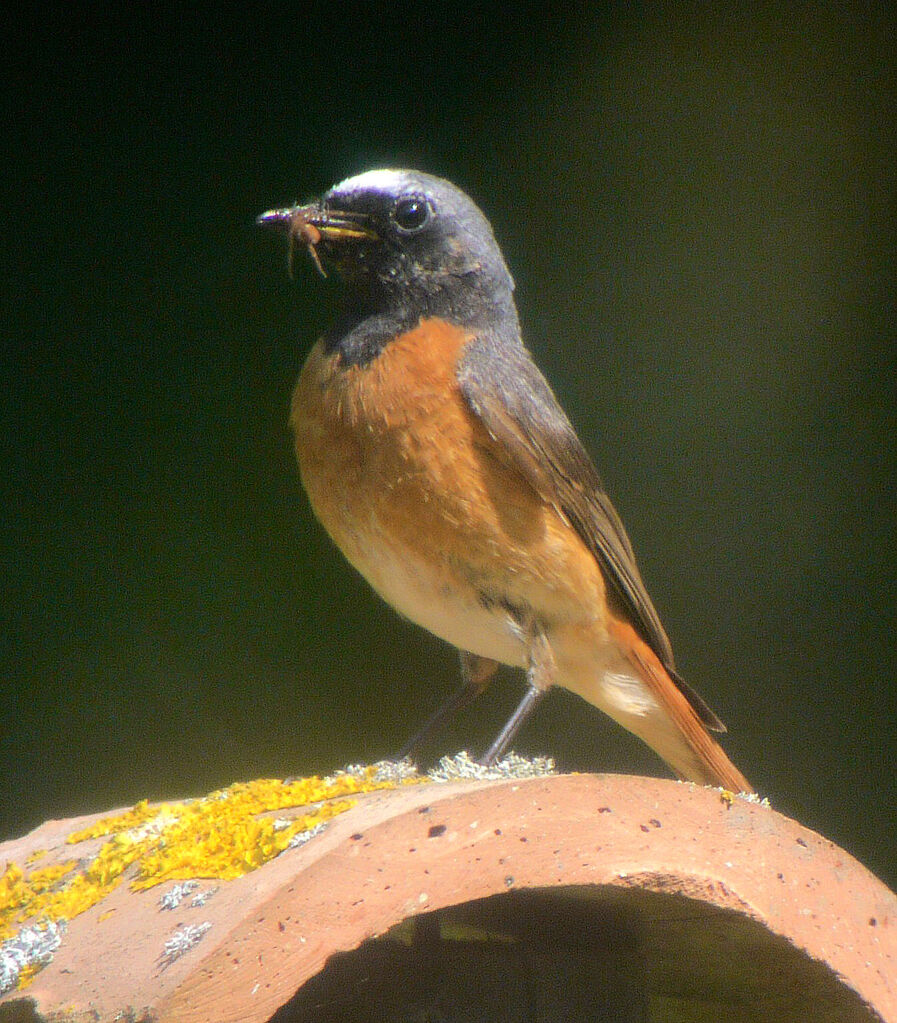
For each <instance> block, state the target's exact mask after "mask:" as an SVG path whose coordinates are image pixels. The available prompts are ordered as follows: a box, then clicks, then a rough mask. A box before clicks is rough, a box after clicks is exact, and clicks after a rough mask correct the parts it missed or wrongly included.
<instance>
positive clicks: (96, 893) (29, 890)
mask: <svg viewBox="0 0 897 1023" xmlns="http://www.w3.org/2000/svg"><path fill="white" fill-rule="evenodd" d="M421 780H423V779H420V778H418V777H414V778H411V779H402V780H396V779H388V780H378V779H377V776H376V771H375V769H374V768H373V767H371V768H367V769H365V770H363V771H355V770H353V771H352V772H347V773H344V774H338V775H336V776H334V777H332V778H319V777H317V776H313V777H310V778H301V779H297V780H295V781H291V782H282V781H279V780H277V779H268V778H265V779H260V780H258V781H253V782H245V783H237V784H235V785H231V786H230V787H229V788H226V789H221V790H218V791H216V792H212V793H210V794H209V795H208V796H206V797H205V798H203V799H189V800H184V801H183V802H179V803H162V804H157V805H156V806H150V805H149V803H148V802H147V801H146V800H142V801H141V802H139V803H137V804H136V806H134V807H132V808H131V809H130V810H127V811H126V812H124V813H121V814H118V815H116V816H114V817H104V818H102V819H101V820H98V821H96V822H95V823H93V824H91V825H90V826H88V827H86V828H83V829H81V830H80V831H77V832H75V833H73V834H71V835H69V836H68V838H67V839H66V842H67V843H68V844H70V845H78V844H80V843H82V842H86V841H88V840H91V839H97V838H106V841H105V842H103V843H102V845H101V846H100V847H99V849H97V850H96V851H95V852H94V853H92V854H91V855H89V856H86V857H84V858H83V859H82V860H66V861H65V862H62V863H58V864H55V865H52V866H48V867H42V868H39V869H36V870H32V871H30V872H29V873H28V874H27V875H26V873H25V871H23V869H22V868H21V867H19V866H18V865H17V864H15V863H9V864H8V865H7V868H6V871H5V873H4V874H3V875H2V876H0V941H3V940H5V939H6V938H9V937H10V936H12V935H13V934H15V933H16V931H17V930H18V928H19V927H20V926H21V925H22V924H24V923H26V922H27V921H37V920H45V919H46V920H53V921H59V920H71V919H72V918H73V917H76V916H78V915H79V914H80V913H83V912H85V911H86V910H88V909H90V908H91V907H92V906H95V905H96V904H97V903H98V902H100V901H102V899H103V898H105V896H106V895H108V894H109V893H110V892H111V891H113V890H114V889H115V888H116V887H117V886H118V885H119V884H120V883H121V881H122V880H123V878H124V877H125V876H126V875H127V874H128V873H129V874H130V879H131V881H130V887H131V889H132V890H134V891H141V890H144V889H147V888H152V887H153V886H154V885H158V884H161V883H162V882H164V881H171V880H188V879H191V878H217V879H221V880H232V879H234V878H237V877H241V876H242V875H243V874H246V873H248V872H249V871H251V870H255V869H256V868H258V867H260V866H262V864H264V863H267V862H268V861H269V860H271V859H273V858H274V857H275V856H278V855H279V854H280V853H282V852H283V851H284V850H285V849H286V848H287V847H288V846H289V844H290V842H291V841H292V840H293V839H294V838H295V837H296V836H297V835H300V834H301V833H303V832H307V831H309V830H311V829H312V828H314V827H316V826H317V825H319V824H322V823H323V822H325V821H327V820H329V819H330V818H332V817H335V816H337V815H338V814H341V813H344V812H345V811H346V810H348V809H350V808H351V807H352V806H354V804H355V802H356V800H354V799H347V798H345V797H346V796H352V795H358V794H361V793H364V792H371V791H373V790H375V789H383V788H395V787H396V786H397V785H398V784H403V783H405V782H406V781H410V782H418V781H421ZM297 808H298V809H303V810H304V812H302V813H300V814H298V815H295V814H293V815H292V816H289V817H287V818H286V819H283V820H279V819H276V818H275V817H273V816H267V815H268V814H271V813H272V812H274V811H277V810H284V811H289V810H296V809H297ZM38 858H39V857H38V854H37V853H33V854H32V855H31V856H30V857H29V859H28V860H27V861H26V866H27V865H28V864H30V863H32V862H34V861H35V860H36V859H38ZM131 868H132V869H131ZM69 875H71V876H69ZM36 969H37V968H35V970H34V971H32V970H31V969H30V968H29V970H28V971H24V972H23V974H22V976H23V977H24V976H25V975H26V972H27V975H28V978H29V979H30V977H31V976H32V975H33V972H36Z"/></svg>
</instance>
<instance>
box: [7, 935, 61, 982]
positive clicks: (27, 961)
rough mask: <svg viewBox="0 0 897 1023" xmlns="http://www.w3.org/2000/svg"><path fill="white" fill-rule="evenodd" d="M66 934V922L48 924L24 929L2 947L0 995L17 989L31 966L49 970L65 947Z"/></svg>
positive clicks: (8, 939)
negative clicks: (57, 954) (58, 951)
mask: <svg viewBox="0 0 897 1023" xmlns="http://www.w3.org/2000/svg"><path fill="white" fill-rule="evenodd" d="M64 930H65V921H64V920H59V921H55V920H45V921H43V922H42V923H40V924H30V925H28V926H27V927H23V928H21V930H20V931H19V933H18V934H16V935H15V937H13V938H7V940H6V941H4V942H3V944H2V945H0V995H2V994H4V993H5V992H7V991H11V990H12V989H13V988H14V987H16V986H17V984H18V983H19V979H20V977H21V976H22V972H23V971H24V970H26V969H27V968H28V967H29V966H35V965H37V964H40V965H41V966H46V965H47V963H48V962H50V960H51V959H52V958H53V953H54V952H55V951H56V949H57V948H59V946H60V945H61V944H62V934H63V931H64Z"/></svg>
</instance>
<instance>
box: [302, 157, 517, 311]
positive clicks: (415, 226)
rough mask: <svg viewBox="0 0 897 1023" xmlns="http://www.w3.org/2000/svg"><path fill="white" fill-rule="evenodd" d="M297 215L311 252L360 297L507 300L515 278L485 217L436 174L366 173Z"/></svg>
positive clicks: (378, 301)
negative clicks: (306, 228)
mask: <svg viewBox="0 0 897 1023" xmlns="http://www.w3.org/2000/svg"><path fill="white" fill-rule="evenodd" d="M301 212H302V214H303V217H304V218H305V220H306V222H307V223H308V224H310V225H311V226H312V228H313V229H315V230H317V231H318V232H319V233H320V240H319V241H318V242H316V243H315V244H314V248H315V250H316V252H317V253H318V254H319V255H320V256H321V257H322V258H323V260H324V263H325V265H326V264H327V263H328V262H330V263H333V264H334V265H335V266H336V267H337V268H338V270H339V271H340V273H341V275H342V276H343V277H344V278H345V280H346V283H347V284H348V285H349V288H350V290H351V291H353V292H355V293H356V294H357V296H358V297H360V298H364V299H366V300H368V301H371V300H374V301H375V302H376V304H377V305H380V304H382V303H387V304H392V303H400V304H401V305H402V306H404V307H407V306H408V305H409V304H413V303H414V302H418V301H419V302H422V303H423V304H424V305H425V306H426V307H427V308H428V309H429V308H430V307H431V306H432V305H433V303H434V302H436V303H438V302H439V301H441V300H446V299H448V298H449V297H450V296H454V298H455V299H456V300H460V301H464V298H465V296H464V293H465V292H470V293H471V294H472V293H481V294H484V295H485V294H488V295H491V296H492V297H493V300H494V298H495V297H496V296H503V295H507V297H508V298H509V299H510V293H511V290H512V289H513V282H512V281H511V277H510V274H509V273H508V271H507V268H506V267H505V264H504V260H503V258H502V255H501V251H500V250H499V248H498V245H497V243H496V241H495V238H494V236H493V234H492V229H491V227H490V226H489V223H488V221H487V220H486V218H485V217H484V216H483V214H482V213H481V212H480V211H479V209H478V208H477V207H476V205H475V204H474V203H473V202H472V201H471V200H470V199H469V198H468V197H467V196H466V195H465V194H464V193H463V192H461V191H460V190H459V189H457V188H455V187H454V186H453V185H451V184H449V183H448V182H447V181H443V180H441V179H440V178H435V177H432V176H430V175H425V174H419V173H415V172H412V171H391V170H389V171H370V172H368V173H366V174H361V175H359V176H358V177H355V178H350V179H349V180H348V181H344V182H343V183H342V184H340V185H337V186H336V187H335V188H333V189H331V190H330V191H329V192H328V193H327V194H326V195H325V196H323V198H322V199H321V200H320V201H319V202H318V203H317V204H313V205H311V206H307V207H303V209H302V211H301ZM304 240H305V241H306V242H308V243H311V239H309V237H308V235H307V234H306V235H305V236H304ZM470 297H471V295H468V296H467V299H468V300H469V299H470Z"/></svg>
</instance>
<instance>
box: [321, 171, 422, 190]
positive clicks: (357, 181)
mask: <svg viewBox="0 0 897 1023" xmlns="http://www.w3.org/2000/svg"><path fill="white" fill-rule="evenodd" d="M407 181H408V172H407V171H403V170H393V169H391V168H382V169H379V170H369V171H365V172H364V173H363V174H356V175H355V177H354V178H346V180H345V181H341V182H340V183H339V184H338V185H334V186H333V188H332V189H331V191H334V192H340V193H341V194H346V193H349V194H351V193H352V192H370V191H374V192H387V193H389V192H395V191H396V190H398V189H400V188H401V187H402V186H403V185H404V184H405V183H406V182H407Z"/></svg>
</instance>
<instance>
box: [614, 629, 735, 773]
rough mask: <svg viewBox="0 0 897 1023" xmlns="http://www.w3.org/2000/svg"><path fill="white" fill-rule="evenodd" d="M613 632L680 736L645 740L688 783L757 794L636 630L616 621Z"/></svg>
mask: <svg viewBox="0 0 897 1023" xmlns="http://www.w3.org/2000/svg"><path fill="white" fill-rule="evenodd" d="M609 631H610V633H611V635H612V636H613V638H614V639H615V641H616V643H617V644H618V645H619V647H620V649H621V650H622V651H623V652H624V653H625V654H626V656H627V658H628V659H629V661H630V663H631V664H632V666H633V667H634V668H635V669H636V671H637V672H638V676H639V678H641V679H642V680H643V681H644V682H645V684H646V685H647V686H648V687H649V689H650V690H651V693H652V695H653V696H654V698H655V699H656V700H657V702H658V704H659V705H660V706H661V707H662V708H663V710H664V712H665V714H666V717H667V718H668V719H669V722H670V724H671V725H672V728H673V731H674V733H676V734H675V736H674V738H675V741H674V742H673V743H671V742H670V741H663V742H660V741H658V742H657V743H656V744H655V742H652V736H651V734H649V733H648V732H647V731H646V732H645V733H644V734H642V735H641V738H642V739H644V740H645V742H647V743H648V745H649V746H651V747H652V748H654V749H655V750H656V752H657V753H659V754H660V756H661V757H663V759H664V760H666V761H667V763H668V764H669V765H670V766H671V767H672V768H673V769H674V770H675V771H676V772H677V773H678V774H679V775H680V776H681V777H684V778H685V779H687V780H688V781H696V782H700V783H701V784H704V785H720V786H722V787H723V788H725V789H731V790H732V791H733V792H753V791H754V790H753V788H752V787H751V784H750V782H749V781H748V780H747V778H745V776H744V775H743V774H742V773H741V771H739V770H738V768H737V767H736V766H735V765H734V764H733V763H732V761H731V760H730V759H729V758H728V757H727V756H726V753H725V751H724V750H723V748H722V746H720V745H719V743H718V742H716V740H715V739H714V738H713V737H712V736H711V735H710V733H709V732H708V730H707V726H706V725H705V724H704V723H703V722H702V721H701V718H700V717H699V716H698V714H697V712H696V711H695V709H694V707H693V706H692V704H691V702H690V701H689V699H688V697H687V696H686V695H685V693H683V692H682V690H681V689H680V688H679V686H678V685H677V684H676V683H675V682H674V681H673V679H672V678H671V677H670V675H669V673H668V672H667V670H666V669H665V668H664V666H663V665H662V664H661V662H660V660H659V658H658V657H657V655H656V654H655V653H654V651H653V650H652V649H651V648H650V647H649V646H648V644H647V643H645V641H644V640H643V639H642V638H641V637H640V636H639V635H638V633H637V632H636V631H635V629H634V628H633V627H632V626H631V625H630V624H629V623H628V622H622V621H619V620H617V619H612V620H611V621H610V622H609Z"/></svg>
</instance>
